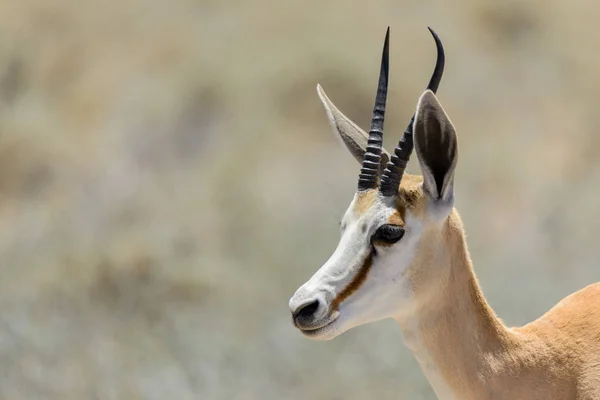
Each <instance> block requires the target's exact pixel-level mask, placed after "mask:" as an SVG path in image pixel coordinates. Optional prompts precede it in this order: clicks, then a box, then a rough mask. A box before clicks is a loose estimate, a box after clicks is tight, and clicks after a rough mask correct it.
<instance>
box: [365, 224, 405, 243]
mask: <svg viewBox="0 0 600 400" xmlns="http://www.w3.org/2000/svg"><path fill="white" fill-rule="evenodd" d="M402 236H404V229H403V228H402V227H401V226H398V225H389V224H387V225H381V226H380V227H379V228H378V229H377V230H376V231H375V234H374V235H373V238H372V239H373V240H374V241H376V242H379V243H382V244H394V243H396V242H397V241H399V240H400V239H402Z"/></svg>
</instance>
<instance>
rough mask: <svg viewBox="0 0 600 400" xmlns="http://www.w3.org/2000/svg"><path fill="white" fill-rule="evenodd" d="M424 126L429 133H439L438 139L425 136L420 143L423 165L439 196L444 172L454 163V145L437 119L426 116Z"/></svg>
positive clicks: (444, 175)
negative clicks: (427, 170) (430, 176)
mask: <svg viewBox="0 0 600 400" xmlns="http://www.w3.org/2000/svg"><path fill="white" fill-rule="evenodd" d="M424 124H426V125H428V126H427V127H426V128H425V129H426V131H430V132H439V137H437V138H432V137H431V136H428V135H425V137H424V140H423V141H422V142H423V143H422V147H421V148H422V150H423V155H422V158H423V163H424V164H425V165H426V166H427V168H428V169H429V171H430V173H431V175H432V177H433V179H434V181H435V186H436V191H437V193H438V195H439V194H441V193H442V192H443V187H444V181H445V178H446V172H447V171H448V170H449V169H450V168H451V167H452V163H453V162H454V157H453V154H454V145H455V143H456V142H455V141H454V140H452V138H451V135H449V134H447V133H445V132H448V129H447V128H446V127H444V126H442V124H441V123H440V121H439V119H437V118H435V117H434V116H433V115H431V114H427V118H426V121H424Z"/></svg>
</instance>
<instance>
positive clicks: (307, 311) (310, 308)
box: [293, 300, 319, 320]
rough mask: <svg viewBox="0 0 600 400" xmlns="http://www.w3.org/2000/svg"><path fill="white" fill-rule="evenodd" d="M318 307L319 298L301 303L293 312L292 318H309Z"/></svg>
mask: <svg viewBox="0 0 600 400" xmlns="http://www.w3.org/2000/svg"><path fill="white" fill-rule="evenodd" d="M318 309H319V300H313V301H311V302H309V303H306V304H303V305H301V306H300V307H299V308H298V309H297V310H296V311H294V312H293V316H294V318H300V319H304V320H307V319H311V318H312V316H313V315H314V314H315V312H317V310H318Z"/></svg>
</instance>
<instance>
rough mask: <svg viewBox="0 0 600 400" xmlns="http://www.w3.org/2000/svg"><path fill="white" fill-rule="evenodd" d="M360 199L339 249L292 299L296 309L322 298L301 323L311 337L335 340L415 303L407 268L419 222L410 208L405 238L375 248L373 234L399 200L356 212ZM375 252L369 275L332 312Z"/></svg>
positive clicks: (348, 217) (417, 237) (377, 202)
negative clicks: (354, 329)
mask: <svg viewBox="0 0 600 400" xmlns="http://www.w3.org/2000/svg"><path fill="white" fill-rule="evenodd" d="M357 198H358V196H355V198H354V200H353V202H352V204H351V205H350V207H349V208H348V211H347V212H346V214H345V216H344V218H343V221H342V225H343V226H345V229H344V231H343V233H342V237H341V239H340V242H339V244H338V247H337V248H336V250H335V251H334V253H333V254H332V255H331V257H330V258H329V260H327V262H326V263H325V264H324V265H323V266H322V267H321V268H320V269H319V270H318V271H317V272H316V273H315V274H314V275H313V276H312V278H310V280H308V282H306V283H305V284H304V285H302V286H301V287H300V288H299V289H298V290H297V291H296V293H295V294H294V296H293V297H292V298H291V299H290V309H291V310H292V311H294V310H298V309H299V308H301V306H302V305H305V304H309V303H310V302H311V301H314V300H317V301H318V302H319V303H318V304H319V305H318V307H317V308H316V310H315V311H314V313H312V319H311V320H310V321H309V322H308V323H307V324H303V326H302V328H306V329H303V330H302V331H303V333H304V334H305V335H307V336H309V337H310V338H313V339H320V340H328V339H332V338H334V337H336V336H338V335H340V334H341V333H343V332H345V331H347V330H349V329H351V328H353V327H355V326H358V325H362V324H366V323H369V322H374V321H378V320H381V319H385V318H390V317H395V316H397V315H399V314H401V313H402V312H403V310H405V309H407V308H409V307H410V305H411V303H412V299H413V292H412V288H411V285H410V282H409V281H408V279H407V278H406V271H407V269H408V267H409V266H410V265H411V263H412V260H413V258H414V255H415V252H416V248H417V245H418V243H419V240H420V237H421V232H422V226H421V223H420V221H419V220H418V219H417V218H415V217H413V216H412V215H411V214H410V212H409V211H407V212H406V216H405V218H406V221H404V222H405V225H404V229H405V234H404V236H403V237H402V239H401V240H400V241H399V242H397V243H396V244H394V245H391V246H389V247H384V246H375V248H374V249H375V250H373V246H372V244H371V236H372V235H373V234H374V233H375V231H376V230H377V229H378V228H379V227H380V226H381V225H383V224H386V223H388V218H389V217H390V216H391V215H392V214H393V213H394V212H395V211H396V210H395V208H394V205H395V204H394V202H395V199H386V198H381V197H380V198H377V199H376V200H375V202H374V204H373V205H372V206H371V207H370V208H369V209H368V210H366V211H365V212H364V213H363V214H362V215H358V214H357V213H356V212H355V211H354V210H355V204H356V201H357ZM371 253H372V254H373V255H372V262H371V266H370V268H369V270H368V273H367V274H366V279H364V281H362V283H361V284H360V286H359V287H358V289H357V290H356V291H354V292H353V293H352V294H350V295H349V296H348V297H347V298H346V299H345V300H344V301H342V302H341V303H340V304H339V307H338V309H337V310H332V305H335V301H334V299H336V297H338V296H339V295H340V293H342V292H343V291H344V290H345V289H346V288H347V287H348V285H350V284H352V283H353V281H354V280H355V279H356V278H357V275H358V274H360V272H361V270H362V269H363V268H365V260H366V259H367V257H369V254H371ZM314 328H320V329H316V330H313V329H314Z"/></svg>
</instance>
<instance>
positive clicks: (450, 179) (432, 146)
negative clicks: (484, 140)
mask: <svg viewBox="0 0 600 400" xmlns="http://www.w3.org/2000/svg"><path fill="white" fill-rule="evenodd" d="M414 132H415V133H414V140H415V150H416V152H417V157H418V159H419V164H420V165H421V171H422V173H423V188H424V190H425V192H426V194H427V195H428V196H429V197H430V198H431V199H432V200H434V201H435V202H437V203H442V204H446V205H452V204H453V202H454V170H455V168H456V162H457V160H458V141H457V139H456V129H454V126H453V125H452V122H450V118H448V115H447V114H446V112H445V111H444V108H443V107H442V105H441V104H440V102H439V101H438V99H437V97H436V96H435V94H433V92H432V91H431V90H427V91H425V93H423V95H421V98H420V99H419V103H418V105H417V112H416V119H415V129H414Z"/></svg>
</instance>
